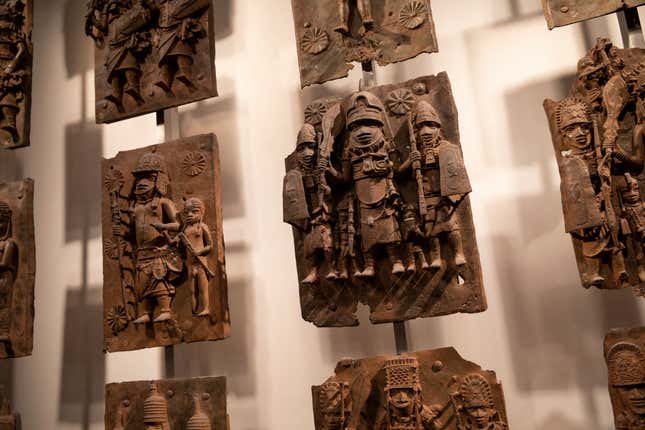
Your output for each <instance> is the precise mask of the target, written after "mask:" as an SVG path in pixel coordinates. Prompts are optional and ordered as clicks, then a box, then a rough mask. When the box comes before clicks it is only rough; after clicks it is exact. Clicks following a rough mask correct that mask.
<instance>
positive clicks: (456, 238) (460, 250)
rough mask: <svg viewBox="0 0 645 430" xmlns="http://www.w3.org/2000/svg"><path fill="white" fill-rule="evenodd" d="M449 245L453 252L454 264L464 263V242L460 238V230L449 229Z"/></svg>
mask: <svg viewBox="0 0 645 430" xmlns="http://www.w3.org/2000/svg"><path fill="white" fill-rule="evenodd" d="M448 240H450V245H451V246H452V250H453V252H454V253H455V266H457V267H461V266H464V265H466V256H465V255H464V243H463V241H462V240H461V231H459V230H455V231H451V232H450V234H449V235H448Z"/></svg>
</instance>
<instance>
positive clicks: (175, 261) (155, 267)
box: [114, 152, 183, 324]
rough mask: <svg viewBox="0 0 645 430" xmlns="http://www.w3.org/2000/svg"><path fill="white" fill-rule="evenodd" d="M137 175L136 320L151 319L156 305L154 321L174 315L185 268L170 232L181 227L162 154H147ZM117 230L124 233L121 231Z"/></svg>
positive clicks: (132, 228) (131, 229)
mask: <svg viewBox="0 0 645 430" xmlns="http://www.w3.org/2000/svg"><path fill="white" fill-rule="evenodd" d="M132 175H133V176H134V177H135V180H134V184H133V189H132V194H131V201H130V208H129V211H128V212H129V222H128V229H127V230H128V231H127V233H126V235H127V236H128V238H129V239H130V242H131V243H132V242H134V244H135V250H134V251H135V292H136V298H137V301H138V303H139V311H138V318H137V319H136V320H135V321H134V323H135V324H144V323H147V322H150V321H151V319H152V316H153V313H154V308H155V306H158V307H159V315H158V316H157V317H156V318H155V319H154V322H161V321H167V320H170V319H171V318H172V309H171V304H172V299H173V297H174V296H175V286H174V285H173V284H172V282H173V281H174V280H176V279H177V278H178V276H179V274H180V273H181V271H182V269H183V263H182V261H181V258H180V257H179V255H178V254H177V252H176V250H175V248H174V247H173V246H172V245H173V244H172V242H173V241H172V239H171V238H170V235H169V233H168V232H177V231H179V227H180V224H179V222H178V220H177V209H176V207H175V204H174V203H173V202H172V200H170V199H169V198H168V197H166V195H167V194H168V192H169V185H170V178H169V177H168V173H167V170H166V165H165V162H164V160H163V159H162V158H161V156H159V155H158V154H155V153H154V152H149V153H146V154H144V155H143V156H142V157H141V158H140V159H139V162H138V164H137V166H136V168H135V169H134V170H133V171H132ZM114 233H115V234H121V233H120V232H118V231H115V232H114Z"/></svg>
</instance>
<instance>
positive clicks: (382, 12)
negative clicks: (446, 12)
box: [292, 0, 438, 88]
mask: <svg viewBox="0 0 645 430" xmlns="http://www.w3.org/2000/svg"><path fill="white" fill-rule="evenodd" d="M292 6H293V17H294V22H295V26H296V42H297V45H298V59H299V62H300V80H301V85H302V87H303V88H304V87H306V86H308V85H312V84H321V83H323V82H326V81H330V80H332V79H338V78H342V77H344V76H347V74H348V72H349V70H351V69H352V67H353V66H352V65H351V64H349V63H353V62H361V63H365V62H371V61H372V60H376V61H378V63H379V64H380V65H382V66H385V65H387V64H390V63H396V62H399V61H405V60H408V59H410V58H413V57H416V56H417V55H419V54H422V53H424V52H428V53H430V52H437V51H438V46H437V37H436V35H435V26H434V22H433V20H432V10H431V8H430V0H316V1H311V0H292Z"/></svg>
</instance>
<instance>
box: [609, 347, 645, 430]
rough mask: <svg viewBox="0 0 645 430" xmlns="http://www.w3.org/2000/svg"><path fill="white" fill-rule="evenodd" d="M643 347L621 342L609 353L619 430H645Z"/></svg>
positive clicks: (612, 396)
mask: <svg viewBox="0 0 645 430" xmlns="http://www.w3.org/2000/svg"><path fill="white" fill-rule="evenodd" d="M644 359H645V357H643V354H642V351H641V350H640V348H639V347H638V346H637V345H635V344H633V343H628V342H619V343H617V344H615V345H614V346H612V347H611V349H610V350H609V351H608V352H607V366H608V368H609V385H610V387H609V388H610V390H609V391H610V394H611V400H612V404H613V407H614V415H615V420H616V430H642V429H643V428H645V369H644V368H643V360H644Z"/></svg>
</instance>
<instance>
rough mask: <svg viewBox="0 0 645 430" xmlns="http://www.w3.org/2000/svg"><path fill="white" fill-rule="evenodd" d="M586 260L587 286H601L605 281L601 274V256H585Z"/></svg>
mask: <svg viewBox="0 0 645 430" xmlns="http://www.w3.org/2000/svg"><path fill="white" fill-rule="evenodd" d="M584 261H585V263H586V264H585V265H586V266H587V270H586V271H585V275H586V277H587V279H586V281H585V282H584V284H585V287H587V288H589V287H600V286H601V285H602V283H603V282H605V278H603V277H602V276H600V257H598V258H585V260H584Z"/></svg>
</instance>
